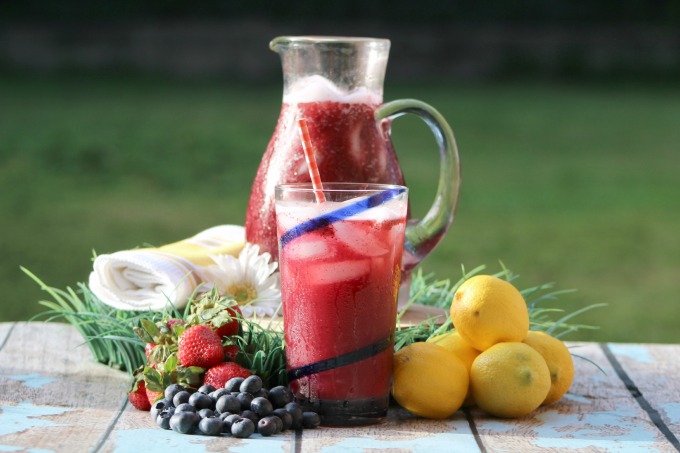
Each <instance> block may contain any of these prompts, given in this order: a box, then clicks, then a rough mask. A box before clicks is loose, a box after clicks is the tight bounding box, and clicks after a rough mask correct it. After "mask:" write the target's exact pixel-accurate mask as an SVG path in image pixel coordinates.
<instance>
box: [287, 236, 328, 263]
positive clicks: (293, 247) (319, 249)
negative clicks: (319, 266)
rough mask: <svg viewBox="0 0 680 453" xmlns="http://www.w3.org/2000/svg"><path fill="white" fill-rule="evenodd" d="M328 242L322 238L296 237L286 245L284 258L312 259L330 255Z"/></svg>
mask: <svg viewBox="0 0 680 453" xmlns="http://www.w3.org/2000/svg"><path fill="white" fill-rule="evenodd" d="M330 252H331V250H330V247H329V246H328V242H327V241H325V240H322V239H311V240H307V239H305V238H298V239H297V240H295V241H292V242H290V243H288V245H287V246H286V252H285V253H286V259H293V260H312V259H314V258H318V257H320V256H326V257H328V256H330Z"/></svg>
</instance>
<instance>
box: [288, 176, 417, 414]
mask: <svg viewBox="0 0 680 453" xmlns="http://www.w3.org/2000/svg"><path fill="white" fill-rule="evenodd" d="M322 190H323V194H324V196H325V201H321V202H320V201H317V200H319V199H323V198H321V197H319V194H318V193H315V189H314V188H313V187H312V185H311V184H309V183H298V184H284V185H279V186H277V187H276V190H275V200H276V219H277V233H278V236H277V237H278V242H279V267H280V272H281V292H282V298H283V323H284V336H285V346H286V361H287V368H288V377H289V381H290V387H291V390H292V391H293V393H294V395H295V396H296V398H297V399H298V401H300V402H301V404H302V405H303V407H306V408H307V410H313V411H315V412H317V413H319V415H320V417H321V422H322V424H324V425H327V426H328V425H330V426H350V425H367V424H373V423H378V422H380V421H381V420H383V419H384V418H385V416H386V414H387V406H388V402H389V390H390V384H391V374H392V355H393V350H394V329H395V323H396V314H397V294H398V292H399V283H400V277H401V258H402V251H403V245H404V229H405V225H406V214H407V204H408V203H407V198H408V189H407V188H406V187H403V186H398V185H389V184H368V183H366V184H361V183H325V184H324V185H323V188H322ZM317 192H318V190H317Z"/></svg>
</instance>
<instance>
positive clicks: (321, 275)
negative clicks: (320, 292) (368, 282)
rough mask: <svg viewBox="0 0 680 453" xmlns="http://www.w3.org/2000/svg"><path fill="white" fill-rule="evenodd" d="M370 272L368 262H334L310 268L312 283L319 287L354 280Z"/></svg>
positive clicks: (369, 262)
mask: <svg viewBox="0 0 680 453" xmlns="http://www.w3.org/2000/svg"><path fill="white" fill-rule="evenodd" d="M370 271H371V261H370V260H352V261H334V262H324V263H321V264H314V265H312V266H310V269H309V276H310V279H311V281H312V282H314V283H316V284H320V285H328V284H331V283H339V282H344V281H350V280H354V279H356V278H359V277H362V276H364V275H368V274H369V273H370Z"/></svg>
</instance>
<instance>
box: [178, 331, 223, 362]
mask: <svg viewBox="0 0 680 453" xmlns="http://www.w3.org/2000/svg"><path fill="white" fill-rule="evenodd" d="M223 358H224V350H223V349H222V341H221V340H220V337H219V336H218V335H217V334H216V333H215V331H214V330H212V329H211V328H210V327H208V326H206V325H203V324H197V325H194V326H191V327H189V328H188V329H186V330H185V331H184V332H183V333H182V336H181V337H179V343H178V345H177V359H178V360H179V363H181V364H182V365H183V366H185V367H192V366H197V367H201V368H210V367H212V366H215V365H217V364H218V363H220V362H222V359H223Z"/></svg>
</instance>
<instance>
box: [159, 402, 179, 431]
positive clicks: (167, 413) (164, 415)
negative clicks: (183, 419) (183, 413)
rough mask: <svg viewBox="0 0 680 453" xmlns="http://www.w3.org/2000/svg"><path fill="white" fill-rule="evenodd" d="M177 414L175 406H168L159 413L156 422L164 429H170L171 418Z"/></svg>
mask: <svg viewBox="0 0 680 453" xmlns="http://www.w3.org/2000/svg"><path fill="white" fill-rule="evenodd" d="M173 415H175V408H174V407H166V408H165V409H163V410H162V411H160V412H159V413H158V416H157V417H156V423H157V424H158V426H160V427H161V428H163V429H170V418H171V417H172V416H173Z"/></svg>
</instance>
